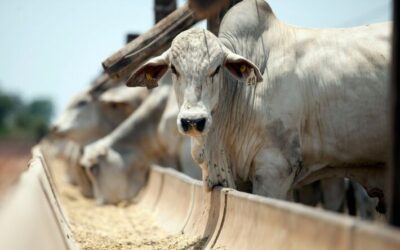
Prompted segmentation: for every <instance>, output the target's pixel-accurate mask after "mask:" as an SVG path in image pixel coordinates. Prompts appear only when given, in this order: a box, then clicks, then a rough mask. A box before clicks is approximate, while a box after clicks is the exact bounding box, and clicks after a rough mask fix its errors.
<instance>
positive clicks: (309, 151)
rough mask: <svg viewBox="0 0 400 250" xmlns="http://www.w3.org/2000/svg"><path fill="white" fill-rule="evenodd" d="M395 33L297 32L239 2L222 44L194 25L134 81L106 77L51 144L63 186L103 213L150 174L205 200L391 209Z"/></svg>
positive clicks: (224, 26) (381, 27)
mask: <svg viewBox="0 0 400 250" xmlns="http://www.w3.org/2000/svg"><path fill="white" fill-rule="evenodd" d="M391 26H392V24H391V23H389V22H388V23H379V24H371V25H366V26H360V27H354V28H342V29H310V28H299V27H293V26H290V25H287V24H285V23H283V22H282V21H280V20H279V19H277V18H276V17H275V15H274V13H273V11H272V9H271V8H270V6H269V5H268V3H266V2H265V1H263V0H257V1H254V0H244V1H242V2H240V3H239V4H237V5H235V6H234V7H233V8H231V9H230V10H229V11H228V12H227V13H226V15H225V16H224V18H223V20H222V22H221V25H220V30H219V35H218V37H217V36H215V35H214V34H213V33H211V32H209V31H207V30H204V29H200V28H192V29H189V30H187V31H184V32H182V33H181V34H179V35H178V36H176V37H175V38H174V40H173V42H172V44H171V47H170V48H169V49H168V50H167V51H165V52H164V53H163V54H162V55H159V56H157V57H154V58H152V59H150V60H149V61H147V62H146V63H144V64H143V65H137V66H138V67H137V70H136V71H135V72H133V73H132V74H131V76H130V77H129V78H128V79H123V80H112V79H110V78H108V77H107V76H106V75H102V76H101V77H100V78H99V79H100V80H99V81H98V82H96V83H94V84H92V86H91V87H90V88H89V89H87V90H85V91H83V92H82V93H80V94H79V95H77V96H76V97H75V98H74V99H73V101H72V102H71V103H70V105H69V106H68V107H67V109H66V110H65V111H64V112H63V113H62V114H61V115H60V117H59V118H58V119H57V120H56V121H55V122H54V124H53V127H52V130H51V133H50V137H49V138H51V141H52V143H54V144H58V145H65V146H64V147H60V148H62V151H63V152H64V155H67V156H68V157H69V167H68V172H67V173H68V176H67V178H68V180H69V182H71V183H73V184H76V185H78V186H79V187H80V189H81V191H82V194H83V195H85V196H87V197H94V198H95V199H96V201H97V202H98V203H99V204H105V203H118V202H120V201H124V200H130V199H133V198H134V197H135V196H136V194H137V193H138V192H139V191H140V190H141V188H142V187H143V186H144V185H145V183H146V180H147V176H148V172H149V169H150V167H151V165H152V164H155V163H156V164H159V165H162V166H166V167H173V168H175V169H177V170H179V171H182V172H183V173H185V174H188V175H189V176H191V177H193V178H196V179H201V180H202V181H203V183H204V187H205V190H206V191H209V190H211V189H212V188H213V187H215V186H224V187H230V188H234V189H238V190H241V191H245V192H251V193H254V194H258V195H262V196H266V197H272V198H277V199H285V200H293V201H298V202H303V203H306V204H310V205H316V204H321V205H322V206H323V207H325V208H327V209H330V210H333V211H348V212H350V213H353V214H358V215H360V216H361V217H364V218H367V219H371V218H373V215H374V213H375V210H378V211H379V212H384V211H385V196H384V193H383V190H384V185H385V183H384V176H385V172H386V165H387V164H386V163H387V157H388V152H389V149H390V148H389V146H390V145H389V144H390V133H389V131H390V130H389V122H390V120H389V117H390V116H389V112H390V110H389V104H388V95H389V93H388V88H389V66H390V39H391ZM143 87H147V88H143ZM177 193H179V190H177Z"/></svg>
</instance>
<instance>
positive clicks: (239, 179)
mask: <svg viewBox="0 0 400 250" xmlns="http://www.w3.org/2000/svg"><path fill="white" fill-rule="evenodd" d="M223 78H224V79H223V81H222V86H221V90H220V96H219V105H218V106H217V107H216V109H215V110H214V114H213V120H214V121H213V125H212V128H211V129H210V131H209V134H208V135H207V136H206V138H204V141H203V143H204V144H203V150H202V154H204V164H206V165H207V169H208V180H207V181H208V185H209V186H211V187H212V186H216V185H222V186H226V187H231V188H238V186H240V184H241V183H243V182H247V181H249V172H250V169H251V162H252V160H253V158H254V156H255V153H256V152H257V151H258V148H259V147H260V145H261V140H260V136H259V134H257V131H256V130H255V129H254V128H252V126H253V124H256V122H257V121H256V118H257V116H256V115H255V110H254V102H255V87H254V86H247V85H246V84H244V83H241V82H237V81H235V80H233V79H232V78H231V77H230V76H228V75H227V73H224V75H223Z"/></svg>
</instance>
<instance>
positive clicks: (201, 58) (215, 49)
mask: <svg viewBox="0 0 400 250" xmlns="http://www.w3.org/2000/svg"><path fill="white" fill-rule="evenodd" d="M223 57H224V52H223V50H222V47H221V45H220V43H219V40H218V38H217V37H216V36H215V35H214V34H212V33H211V32H209V31H207V30H203V29H191V30H188V31H185V32H182V33H181V34H179V35H178V36H177V37H176V38H175V39H174V41H173V42H172V45H171V50H170V60H171V62H172V63H174V64H176V66H178V67H179V68H181V69H182V70H184V71H185V72H186V73H195V72H198V73H200V72H201V73H203V72H204V71H207V70H209V69H210V68H212V67H214V66H215V65H216V64H218V63H221V62H222V61H223Z"/></svg>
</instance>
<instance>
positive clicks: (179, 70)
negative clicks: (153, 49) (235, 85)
mask: <svg viewBox="0 0 400 250" xmlns="http://www.w3.org/2000/svg"><path fill="white" fill-rule="evenodd" d="M168 69H170V70H171V72H172V74H173V84H174V89H175V93H176V97H177V100H178V105H179V114H178V118H177V125H178V129H179V131H180V132H181V133H183V134H186V135H190V136H194V137H197V136H202V135H205V134H207V132H208V130H209V129H210V127H211V125H212V113H213V110H214V109H215V108H216V106H217V104H218V103H219V102H223V101H224V100H219V92H220V88H221V86H222V84H225V83H224V82H223V77H224V74H223V71H224V70H226V71H227V72H229V73H230V75H231V76H233V77H234V78H236V79H237V80H238V81H241V82H244V83H248V84H255V83H257V82H260V81H262V76H261V73H260V71H259V69H258V68H257V66H255V65H254V64H253V63H252V62H251V61H249V60H247V59H246V58H244V57H242V56H240V55H237V54H235V53H233V52H232V51H230V50H229V49H227V48H226V47H225V46H223V45H222V44H221V42H220V41H219V40H218V38H217V37H216V36H215V35H213V34H212V33H211V32H209V31H206V30H203V29H198V28H194V29H190V30H188V31H185V32H182V33H181V34H179V35H178V36H177V37H176V38H175V39H174V40H173V42H172V45H171V48H170V49H169V50H167V51H166V52H164V53H163V54H162V55H160V56H158V57H155V58H153V59H151V60H149V61H148V62H147V63H145V64H144V65H142V66H141V67H140V68H139V69H137V70H136V71H135V72H134V73H133V74H132V75H131V77H130V78H129V79H128V82H127V85H128V86H147V87H148V88H154V87H156V86H158V84H157V82H158V81H159V80H160V78H161V77H162V76H163V75H164V74H165V72H167V70H168Z"/></svg>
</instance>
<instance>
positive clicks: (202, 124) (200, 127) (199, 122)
mask: <svg viewBox="0 0 400 250" xmlns="http://www.w3.org/2000/svg"><path fill="white" fill-rule="evenodd" d="M193 122H194V123H195V124H196V129H197V130H198V131H199V132H203V130H204V127H205V126H206V118H200V119H197V120H194V121H193Z"/></svg>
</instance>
